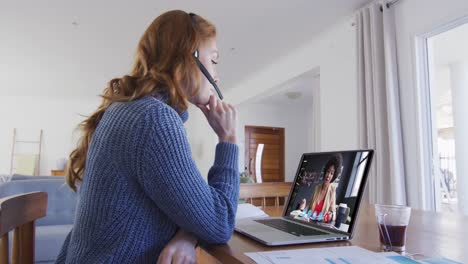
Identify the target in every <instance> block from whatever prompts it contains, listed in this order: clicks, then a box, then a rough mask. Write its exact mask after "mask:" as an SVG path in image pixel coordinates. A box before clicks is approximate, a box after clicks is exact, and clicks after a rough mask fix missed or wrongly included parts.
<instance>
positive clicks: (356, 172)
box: [286, 151, 369, 232]
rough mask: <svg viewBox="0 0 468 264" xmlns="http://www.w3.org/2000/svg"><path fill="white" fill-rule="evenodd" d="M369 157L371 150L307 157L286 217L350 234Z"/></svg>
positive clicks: (301, 166) (305, 156) (299, 174)
mask: <svg viewBox="0 0 468 264" xmlns="http://www.w3.org/2000/svg"><path fill="white" fill-rule="evenodd" d="M368 156H369V151H353V152H341V153H327V154H305V155H304V156H303V160H302V161H301V165H300V167H299V171H298V175H297V177H296V180H295V183H294V189H293V193H292V194H291V197H290V202H289V204H288V208H287V210H286V215H287V216H294V217H295V218H296V219H300V220H303V221H307V222H315V223H317V224H321V225H325V226H329V227H331V228H335V229H339V230H341V231H345V232H349V226H350V224H351V223H352V221H353V220H354V219H353V216H354V212H355V206H356V202H357V197H358V194H359V191H360V187H361V182H362V180H363V178H364V173H365V169H366V165H367V162H368ZM362 185H363V186H364V184H362Z"/></svg>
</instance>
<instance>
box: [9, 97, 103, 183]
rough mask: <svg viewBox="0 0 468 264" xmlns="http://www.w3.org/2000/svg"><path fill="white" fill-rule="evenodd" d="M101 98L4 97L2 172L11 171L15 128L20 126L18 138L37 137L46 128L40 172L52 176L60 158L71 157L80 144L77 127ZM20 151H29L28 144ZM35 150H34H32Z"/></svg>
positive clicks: (20, 146) (33, 138) (32, 138)
mask: <svg viewBox="0 0 468 264" xmlns="http://www.w3.org/2000/svg"><path fill="white" fill-rule="evenodd" d="M99 103H100V98H99V97H97V96H96V97H77V98H71V97H50V96H48V97H45V96H1V97H0V174H9V173H10V157H11V147H12V143H13V128H17V131H18V132H17V133H18V140H37V139H38V138H39V131H40V129H43V133H44V134H43V147H42V152H41V164H40V175H50V170H52V169H56V161H57V159H59V158H63V157H66V158H68V155H69V153H70V152H71V151H72V150H73V148H74V147H75V146H76V140H77V138H78V135H79V133H75V134H74V136H73V132H74V131H76V130H75V128H76V127H77V125H78V124H79V123H80V122H81V121H82V120H83V117H82V116H80V115H89V114H90V113H92V112H93V111H94V110H95V109H96V108H97V107H98V105H99ZM18 150H19V151H24V152H29V151H30V147H27V146H25V144H24V143H20V144H19V145H18ZM31 151H32V150H31Z"/></svg>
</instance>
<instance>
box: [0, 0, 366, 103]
mask: <svg viewBox="0 0 468 264" xmlns="http://www.w3.org/2000/svg"><path fill="white" fill-rule="evenodd" d="M367 2H369V0H346V1H343V0H326V1H323V0H322V1H318V0H292V1H268V0H257V1H246V0H240V1H207V0H199V1H182V0H174V1H158V0H151V1H150V0H135V1H130V0H127V1H121V0H120V1H119V0H112V1H111V0H102V1H91V0H80V1H76V0H49V1H35V0H29V1H24V0H15V1H4V3H2V7H1V8H0V33H1V35H2V41H0V58H1V59H0V83H2V84H7V85H2V86H0V95H48V94H54V95H76V96H79V95H96V94H99V93H100V91H101V90H102V89H103V88H104V86H105V84H106V83H107V81H109V80H110V79H111V78H114V77H117V76H120V75H122V74H125V73H126V72H127V71H128V70H129V68H130V66H131V63H132V57H133V54H134V51H135V48H136V44H137V41H138V39H139V37H140V36H141V34H142V33H143V32H144V30H145V29H146V27H147V26H148V25H149V24H150V23H151V21H152V20H153V19H154V18H155V17H157V16H158V15H159V14H161V13H162V12H164V11H167V10H171V9H183V10H185V11H191V12H195V13H197V14H199V15H202V16H204V17H205V18H207V19H208V20H211V21H212V22H214V24H215V25H216V26H217V29H218V47H219V50H220V54H221V58H220V64H219V65H218V72H219V76H220V78H221V82H220V87H221V89H225V90H228V89H229V88H231V87H234V86H236V85H238V84H239V83H241V82H242V81H243V80H245V79H246V78H249V77H250V76H252V75H254V74H255V73H256V72H257V71H259V70H261V69H262V68H264V67H266V66H268V65H269V64H271V63H274V61H275V60H276V59H277V58H279V57H281V56H286V55H287V54H288V53H290V52H292V51H293V50H294V49H296V48H298V47H299V46H300V45H301V44H303V43H304V42H305V41H308V40H310V39H311V38H313V37H314V36H316V35H317V34H318V33H319V32H321V31H324V30H326V28H327V27H329V26H330V25H331V24H333V23H335V22H337V20H340V19H344V18H345V17H347V16H351V15H352V13H353V11H354V10H356V9H358V8H359V7H360V6H363V5H365V4H366V3H367Z"/></svg>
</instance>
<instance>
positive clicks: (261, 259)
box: [245, 246, 397, 264]
mask: <svg viewBox="0 0 468 264" xmlns="http://www.w3.org/2000/svg"><path fill="white" fill-rule="evenodd" d="M245 255H247V256H248V257H250V258H251V259H252V260H254V261H255V262H256V263H259V264H272V263H273V264H297V263H324V264H338V263H340V264H364V263H365V264H368V263H382V264H395V263H397V262H394V261H393V260H391V259H387V258H386V257H385V256H382V255H379V254H376V253H375V252H372V251H369V250H366V249H363V248H360V247H357V246H346V247H327V248H310V249H295V250H277V251H264V252H251V253H245Z"/></svg>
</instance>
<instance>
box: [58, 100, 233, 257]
mask: <svg viewBox="0 0 468 264" xmlns="http://www.w3.org/2000/svg"><path fill="white" fill-rule="evenodd" d="M187 118H188V113H187V111H185V112H183V113H182V114H180V115H179V114H178V113H177V112H176V111H175V110H174V109H173V108H171V107H170V106H168V105H167V104H166V103H165V102H164V101H161V100H160V99H157V98H155V97H151V96H147V97H144V98H142V99H139V100H136V101H132V102H127V103H113V104H111V105H110V106H109V108H108V109H107V110H106V111H105V113H104V115H103V117H102V119H101V121H100V122H99V125H98V126H97V128H96V131H95V133H94V135H93V139H92V142H91V144H90V147H89V150H88V156H87V159H86V167H85V174H84V179H83V183H82V185H81V187H80V188H79V192H78V193H79V200H78V204H77V212H76V218H75V224H74V227H73V229H72V231H71V232H70V234H69V235H68V236H67V238H66V240H65V242H64V245H63V247H62V249H61V252H60V254H59V256H58V258H57V263H152V264H154V263H156V260H157V258H158V256H159V254H160V252H161V251H162V249H163V248H164V247H165V245H166V244H167V243H168V242H169V240H170V239H171V238H172V237H173V236H174V234H175V233H176V232H177V230H178V229H179V228H181V229H183V230H186V231H189V232H191V233H193V234H194V235H195V236H196V237H197V238H198V239H200V240H204V241H206V242H208V243H226V242H227V241H228V240H229V238H230V237H231V235H232V232H233V228H234V219H235V214H236V209H237V199H238V195H239V173H238V165H237V162H238V147H237V146H236V145H235V144H231V143H226V142H223V143H219V144H218V145H217V146H216V154H215V160H214V165H213V167H211V169H210V171H209V172H208V184H207V183H206V182H205V180H204V179H203V178H202V176H201V175H200V172H199V171H198V169H197V166H196V165H195V162H194V161H193V159H192V154H191V151H190V146H189V142H188V140H187V135H186V132H185V129H184V125H183V122H185V121H186V120H187Z"/></svg>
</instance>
